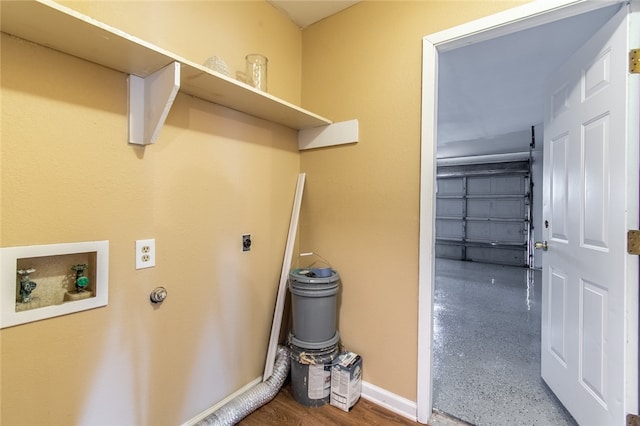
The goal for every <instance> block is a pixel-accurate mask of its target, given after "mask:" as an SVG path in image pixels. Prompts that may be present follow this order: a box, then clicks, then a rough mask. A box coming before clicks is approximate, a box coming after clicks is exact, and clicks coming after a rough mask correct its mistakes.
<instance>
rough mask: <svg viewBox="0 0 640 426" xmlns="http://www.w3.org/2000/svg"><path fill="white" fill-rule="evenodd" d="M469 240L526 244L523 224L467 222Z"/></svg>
mask: <svg viewBox="0 0 640 426" xmlns="http://www.w3.org/2000/svg"><path fill="white" fill-rule="evenodd" d="M467 240H474V241H485V242H486V241H488V242H509V243H523V244H524V224H523V223H522V222H493V221H491V222H489V221H476V220H469V221H467Z"/></svg>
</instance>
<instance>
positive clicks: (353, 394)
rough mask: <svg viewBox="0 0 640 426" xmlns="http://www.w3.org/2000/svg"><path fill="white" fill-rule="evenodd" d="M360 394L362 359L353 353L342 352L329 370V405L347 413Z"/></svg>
mask: <svg viewBox="0 0 640 426" xmlns="http://www.w3.org/2000/svg"><path fill="white" fill-rule="evenodd" d="M361 392H362V358H361V357H360V355H358V354H356V353H353V352H343V353H341V354H340V355H338V357H337V358H336V360H335V361H334V365H333V367H332V368H331V405H333V406H334V407H338V408H340V409H341V410H343V411H349V410H351V408H352V407H353V406H354V405H355V403H356V402H357V401H358V399H359V398H360V393H361Z"/></svg>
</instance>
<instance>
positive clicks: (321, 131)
mask: <svg viewBox="0 0 640 426" xmlns="http://www.w3.org/2000/svg"><path fill="white" fill-rule="evenodd" d="M358 138H359V129H358V120H357V119H355V120H349V121H341V122H339V123H333V124H328V125H326V126H319V127H313V128H311V129H303V130H300V131H299V132H298V149H299V150H300V151H302V150H305V149H313V148H321V147H323V146H334V145H344V144H348V143H355V142H358Z"/></svg>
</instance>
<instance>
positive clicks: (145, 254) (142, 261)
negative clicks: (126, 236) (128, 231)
mask: <svg viewBox="0 0 640 426" xmlns="http://www.w3.org/2000/svg"><path fill="white" fill-rule="evenodd" d="M154 266H156V240H155V239H153V238H152V239H149V240H137V241H136V269H144V268H152V267H154Z"/></svg>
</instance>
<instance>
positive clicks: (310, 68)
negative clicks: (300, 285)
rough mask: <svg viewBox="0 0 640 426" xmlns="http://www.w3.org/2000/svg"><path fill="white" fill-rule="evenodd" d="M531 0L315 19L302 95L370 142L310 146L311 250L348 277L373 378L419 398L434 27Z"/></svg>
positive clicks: (367, 9) (409, 6)
mask: <svg viewBox="0 0 640 426" xmlns="http://www.w3.org/2000/svg"><path fill="white" fill-rule="evenodd" d="M520 4H522V2H515V1H511V2H506V1H489V2H487V1H410V2H406V1H387V2H378V1H366V2H362V3H358V4H356V5H355V6H353V7H351V8H349V9H347V10H346V11H345V12H344V13H341V14H339V15H336V16H334V17H331V18H329V19H326V20H324V21H322V22H319V23H318V24H316V25H313V26H311V27H309V28H308V29H306V30H304V31H303V62H302V71H303V72H302V82H303V86H302V97H303V104H304V106H305V107H306V108H308V109H310V110H312V111H314V112H316V113H318V114H320V115H326V116H328V117H331V118H332V119H334V120H338V121H339V120H347V119H351V118H358V119H359V120H360V142H359V143H358V144H355V145H351V146H341V147H334V148H324V149H318V150H314V151H308V152H303V153H302V160H301V167H302V171H304V172H306V173H307V174H308V175H307V186H306V189H305V191H306V192H305V201H304V203H303V211H302V216H301V241H302V247H301V248H302V250H304V251H315V252H318V253H321V254H322V255H323V256H324V257H326V258H328V259H329V260H330V261H331V262H332V264H333V265H334V266H335V268H336V269H337V270H338V271H339V272H340V275H341V277H342V279H343V291H342V304H341V309H340V333H341V336H342V339H343V342H344V343H345V345H347V347H349V348H351V349H352V350H354V351H356V352H359V353H361V354H362V355H363V359H364V370H363V371H364V379H365V380H366V381H368V382H371V383H373V384H375V385H377V386H380V387H382V388H384V389H386V390H388V391H391V392H393V393H396V394H398V395H400V396H403V397H405V398H408V399H410V400H413V401H415V399H416V371H417V332H418V329H417V322H418V303H417V299H418V226H419V207H420V206H419V191H420V187H419V181H420V176H419V173H420V119H421V105H420V102H421V69H422V63H421V61H422V38H423V37H424V36H426V35H429V34H432V33H435V32H438V31H441V30H443V29H446V28H449V27H452V26H455V25H459V24H462V23H464V22H468V21H471V20H473V19H476V18H479V17H482V16H485V15H489V14H492V13H495V12H498V11H500V10H503V9H507V8H510V7H513V6H517V5H520Z"/></svg>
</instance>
